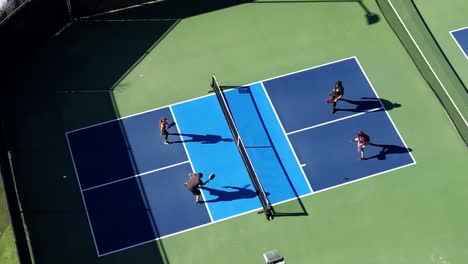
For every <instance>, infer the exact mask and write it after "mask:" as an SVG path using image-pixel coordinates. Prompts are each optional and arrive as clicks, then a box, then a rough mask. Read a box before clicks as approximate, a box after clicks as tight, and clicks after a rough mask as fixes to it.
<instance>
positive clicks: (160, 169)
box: [81, 160, 190, 192]
mask: <svg viewBox="0 0 468 264" xmlns="http://www.w3.org/2000/svg"><path fill="white" fill-rule="evenodd" d="M189 162H190V160H186V161H182V162H179V163H175V164H172V165H169V166H166V167H161V168H157V169H154V170H150V171H146V172H143V173H139V174H135V175H133V176H130V177H126V178H123V179H118V180H115V181H111V182H106V183H103V184H99V185H96V186H93V187H89V188H86V189H82V190H81V191H82V192H86V191H89V190H93V189H97V188H100V187H103V186H107V185H111V184H113V183H117V182H121V181H126V180H129V179H133V178H138V177H141V176H144V175H146V174H150V173H153V172H157V171H162V170H165V169H169V168H172V167H177V166H179V165H182V164H185V163H189Z"/></svg>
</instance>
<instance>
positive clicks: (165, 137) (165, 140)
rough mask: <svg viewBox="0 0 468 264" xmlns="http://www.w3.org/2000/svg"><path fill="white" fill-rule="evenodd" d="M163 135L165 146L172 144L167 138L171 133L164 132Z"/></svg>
mask: <svg viewBox="0 0 468 264" xmlns="http://www.w3.org/2000/svg"><path fill="white" fill-rule="evenodd" d="M162 135H163V136H164V144H170V143H171V142H169V141H168V140H167V138H168V137H169V132H167V130H164V131H163V132H162Z"/></svg>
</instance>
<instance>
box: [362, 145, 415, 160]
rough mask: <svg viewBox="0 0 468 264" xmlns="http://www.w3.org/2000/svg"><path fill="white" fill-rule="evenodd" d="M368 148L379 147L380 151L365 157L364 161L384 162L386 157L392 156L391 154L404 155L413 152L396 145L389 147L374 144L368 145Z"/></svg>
mask: <svg viewBox="0 0 468 264" xmlns="http://www.w3.org/2000/svg"><path fill="white" fill-rule="evenodd" d="M369 145H370V146H374V147H379V148H381V150H380V151H379V153H377V154H375V155H373V156H370V157H367V158H366V160H370V159H378V160H385V159H387V155H393V154H404V153H408V152H411V151H413V150H412V149H411V148H406V147H402V146H397V145H390V144H375V143H369Z"/></svg>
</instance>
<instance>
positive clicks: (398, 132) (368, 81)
mask: <svg viewBox="0 0 468 264" xmlns="http://www.w3.org/2000/svg"><path fill="white" fill-rule="evenodd" d="M354 59H355V60H356V63H357V64H358V66H359V68H360V69H361V71H362V73H363V74H364V77H366V80H367V83H369V86H370V87H371V88H372V90H373V91H374V93H375V95H376V96H377V98H379V102H380V104H381V105H382V106H383V108H384V110H385V114H386V115H387V117H388V119H389V120H390V122H391V123H392V125H393V128H394V129H395V131H396V132H397V134H398V137H400V140H401V142H403V145H405V148H406V149H408V146H407V145H406V143H405V141H404V140H403V137H402V136H401V134H400V131H398V128H397V127H396V126H395V123H394V122H393V119H392V118H391V117H390V115H389V114H388V111H387V110H386V109H385V106H384V104H383V103H382V101H380V96H379V94H378V93H377V91H376V90H375V89H374V86H373V85H372V83H371V81H370V79H369V77H367V74H366V72H365V71H364V69H363V68H362V66H361V63H360V62H359V60H358V59H357V58H356V57H354ZM408 150H409V149H408ZM408 153H409V155H410V157H411V159H413V162H414V163H416V160H415V159H414V157H413V155H412V154H411V152H410V151H408Z"/></svg>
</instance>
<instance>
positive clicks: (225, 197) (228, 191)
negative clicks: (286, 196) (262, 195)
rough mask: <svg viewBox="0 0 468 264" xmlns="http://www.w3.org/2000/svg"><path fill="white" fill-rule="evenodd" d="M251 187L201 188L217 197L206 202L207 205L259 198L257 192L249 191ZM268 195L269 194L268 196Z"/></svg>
mask: <svg viewBox="0 0 468 264" xmlns="http://www.w3.org/2000/svg"><path fill="white" fill-rule="evenodd" d="M247 187H249V185H245V186H244V187H236V186H223V187H222V188H223V189H224V190H221V189H213V188H210V187H206V186H203V187H201V188H202V189H203V190H205V191H208V192H209V193H210V195H212V196H217V198H215V199H211V200H206V201H205V202H206V203H216V202H223V201H233V200H240V199H253V198H256V197H257V193H256V192H255V191H252V190H249V189H247ZM267 195H268V194H267Z"/></svg>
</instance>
